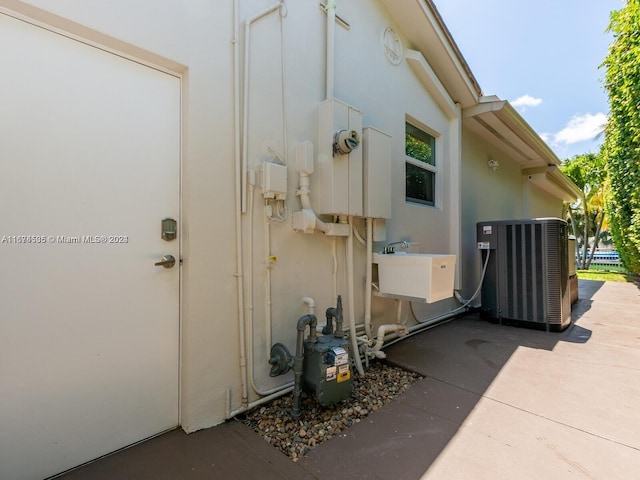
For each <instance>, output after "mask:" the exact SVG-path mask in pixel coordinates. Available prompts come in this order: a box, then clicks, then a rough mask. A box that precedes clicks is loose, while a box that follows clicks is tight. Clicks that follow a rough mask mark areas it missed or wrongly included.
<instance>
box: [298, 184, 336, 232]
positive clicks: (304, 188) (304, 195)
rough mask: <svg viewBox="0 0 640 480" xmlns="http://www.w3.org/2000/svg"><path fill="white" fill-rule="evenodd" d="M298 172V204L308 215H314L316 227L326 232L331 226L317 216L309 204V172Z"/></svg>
mask: <svg viewBox="0 0 640 480" xmlns="http://www.w3.org/2000/svg"><path fill="white" fill-rule="evenodd" d="M298 174H299V177H300V182H299V183H300V189H299V190H298V196H299V197H300V205H302V209H303V210H307V212H308V213H309V215H313V217H315V227H316V229H317V230H320V231H321V232H324V233H327V232H328V231H329V230H330V228H331V227H329V225H328V224H326V223H325V222H323V221H322V220H320V219H319V218H318V216H317V215H316V213H315V212H314V210H313V207H312V206H311V189H310V187H309V185H310V183H311V182H310V180H309V174H307V173H304V172H298Z"/></svg>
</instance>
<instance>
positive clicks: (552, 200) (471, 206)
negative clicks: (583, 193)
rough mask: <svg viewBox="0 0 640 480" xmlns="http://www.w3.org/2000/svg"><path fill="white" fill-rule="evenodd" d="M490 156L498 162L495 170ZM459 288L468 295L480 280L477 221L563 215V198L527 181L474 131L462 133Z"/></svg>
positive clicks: (511, 161)
mask: <svg viewBox="0 0 640 480" xmlns="http://www.w3.org/2000/svg"><path fill="white" fill-rule="evenodd" d="M489 160H496V161H497V162H498V163H499V165H500V166H499V168H498V169H497V170H495V171H494V170H492V169H491V168H489V167H488V165H487V162H488V161H489ZM461 195H462V251H463V254H462V269H463V271H462V279H463V285H462V287H463V288H462V291H463V296H465V298H468V297H469V296H471V295H472V294H473V292H474V291H475V289H476V288H477V285H478V283H479V281H480V276H481V272H482V264H481V259H480V254H479V252H478V250H477V243H476V242H477V240H476V224H477V223H478V222H483V221H491V220H509V219H520V218H536V217H560V218H561V217H562V207H563V202H562V200H560V199H558V198H556V197H553V196H551V195H549V194H548V193H547V192H545V191H544V190H541V189H540V188H537V187H536V186H534V185H533V184H532V183H531V182H529V180H528V178H527V176H526V175H523V174H522V171H521V167H520V166H519V165H518V164H517V163H516V162H514V161H513V160H511V159H510V158H509V157H508V156H507V155H506V154H504V153H503V152H502V151H501V150H499V149H498V148H496V147H495V146H494V145H492V144H490V143H489V142H487V141H486V140H484V139H483V138H481V137H480V136H479V135H477V134H476V133H474V132H472V131H470V130H469V129H466V128H463V133H462V189H461Z"/></svg>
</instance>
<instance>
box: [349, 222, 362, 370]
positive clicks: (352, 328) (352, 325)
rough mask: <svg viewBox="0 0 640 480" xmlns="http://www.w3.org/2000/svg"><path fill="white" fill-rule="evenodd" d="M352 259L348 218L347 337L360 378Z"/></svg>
mask: <svg viewBox="0 0 640 480" xmlns="http://www.w3.org/2000/svg"><path fill="white" fill-rule="evenodd" d="M354 263H355V262H354V259H353V217H352V216H349V236H348V237H347V289H348V292H349V336H350V337H351V348H352V350H353V353H352V355H353V358H354V360H355V362H356V369H357V370H358V374H360V376H363V375H364V369H363V368H362V361H361V360H360V350H359V349H358V339H357V335H356V302H355V298H354V297H355V292H354V291H355V288H354V273H353V268H354Z"/></svg>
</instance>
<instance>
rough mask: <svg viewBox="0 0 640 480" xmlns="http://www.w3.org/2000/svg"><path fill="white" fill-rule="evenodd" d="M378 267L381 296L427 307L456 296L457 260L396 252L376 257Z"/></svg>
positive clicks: (441, 256)
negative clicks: (454, 282)
mask: <svg viewBox="0 0 640 480" xmlns="http://www.w3.org/2000/svg"><path fill="white" fill-rule="evenodd" d="M373 263H377V264H378V283H379V287H380V292H379V294H380V295H381V296H385V297H394V298H406V297H409V298H406V299H410V300H417V301H422V302H426V303H433V302H437V301H438V300H444V299H446V298H450V297H452V296H453V280H454V277H455V267H456V256H455V255H438V254H432V253H406V252H396V253H390V254H381V253H374V254H373Z"/></svg>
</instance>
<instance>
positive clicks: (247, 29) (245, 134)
mask: <svg viewBox="0 0 640 480" xmlns="http://www.w3.org/2000/svg"><path fill="white" fill-rule="evenodd" d="M283 3H284V2H278V3H277V4H275V5H273V6H271V7H269V8H267V9H266V10H264V11H262V12H261V13H259V14H258V15H256V16H254V17H251V18H250V19H248V20H247V21H246V22H245V24H244V94H243V98H244V111H243V117H242V120H243V124H242V213H246V211H247V198H246V197H247V165H248V159H249V152H248V146H249V65H250V62H249V59H250V52H251V24H252V23H254V22H256V21H258V20H260V19H261V18H262V17H265V16H267V15H269V14H270V13H272V12H275V11H276V10H278V9H280V8H282V5H283ZM285 147H286V146H285Z"/></svg>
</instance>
